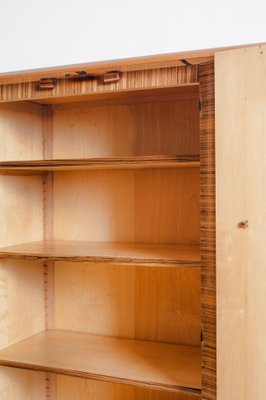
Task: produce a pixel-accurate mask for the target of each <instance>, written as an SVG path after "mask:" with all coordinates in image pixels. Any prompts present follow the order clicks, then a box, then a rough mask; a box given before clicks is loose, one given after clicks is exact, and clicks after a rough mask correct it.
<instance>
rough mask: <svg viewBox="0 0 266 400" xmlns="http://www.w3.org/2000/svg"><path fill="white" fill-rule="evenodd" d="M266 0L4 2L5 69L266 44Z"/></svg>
mask: <svg viewBox="0 0 266 400" xmlns="http://www.w3.org/2000/svg"><path fill="white" fill-rule="evenodd" d="M265 3H266V2H265V0H253V1H246V0H242V1H240V0H222V1H219V0H218V1H216V0H109V1H108V0H98V1H97V0H96V1H95V0H94V1H91V0H75V1H73V0H72V1H70V0H43V1H39V0H0V46H1V56H0V72H7V71H15V70H23V69H31V68H41V67H48V66H56V65H66V64H75V63H83V62H89V61H100V60H105V59H107V60H108V59H116V58H124V57H135V56H142V55H149V54H157V53H168V52H178V51H183V50H195V49H204V48H212V47H223V46H228V45H238V44H247V43H257V42H265V41H266V4H265Z"/></svg>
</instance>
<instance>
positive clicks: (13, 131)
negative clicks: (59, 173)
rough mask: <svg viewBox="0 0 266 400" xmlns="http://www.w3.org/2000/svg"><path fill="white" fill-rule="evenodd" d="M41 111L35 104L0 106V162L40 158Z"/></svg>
mask: <svg viewBox="0 0 266 400" xmlns="http://www.w3.org/2000/svg"><path fill="white" fill-rule="evenodd" d="M42 140H43V139H42V110H41V107H40V106H39V105H37V104H32V103H13V104H12V103H11V104H0V160H1V161H13V160H34V159H37V160H38V159H41V158H42Z"/></svg>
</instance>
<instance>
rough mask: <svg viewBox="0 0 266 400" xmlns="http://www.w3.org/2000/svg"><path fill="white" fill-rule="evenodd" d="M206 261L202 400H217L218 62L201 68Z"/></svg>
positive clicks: (204, 263)
mask: <svg viewBox="0 0 266 400" xmlns="http://www.w3.org/2000/svg"><path fill="white" fill-rule="evenodd" d="M199 83H200V100H201V102H202V110H201V113H200V161H201V169H200V181H201V193H200V202H201V206H200V207H201V260H202V308H201V312H202V331H203V342H202V399H204V400H216V222H215V118H214V117H215V108H214V106H215V104H214V61H209V62H207V63H203V64H200V65H199Z"/></svg>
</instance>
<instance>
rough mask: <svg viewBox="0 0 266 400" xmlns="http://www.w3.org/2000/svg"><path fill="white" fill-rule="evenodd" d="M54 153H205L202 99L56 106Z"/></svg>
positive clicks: (62, 155) (67, 155)
mask: <svg viewBox="0 0 266 400" xmlns="http://www.w3.org/2000/svg"><path fill="white" fill-rule="evenodd" d="M53 124H54V144H53V158H78V157H121V156H122V157H123V156H136V155H138V156H139V155H142V156H146V155H156V154H165V155H167V154H168V155H173V154H177V155H197V154H199V134H198V132H199V112H198V99H197V98H192V99H185V100H183V101H179V100H175V101H167V102H164V101H161V102H160V101H158V102H147V103H142V104H134V103H133V104H125V105H109V106H97V107H89V106H88V107H85V106H82V107H73V108H67V109H56V110H54V121H53Z"/></svg>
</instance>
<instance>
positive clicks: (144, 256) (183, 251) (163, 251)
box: [0, 240, 200, 267]
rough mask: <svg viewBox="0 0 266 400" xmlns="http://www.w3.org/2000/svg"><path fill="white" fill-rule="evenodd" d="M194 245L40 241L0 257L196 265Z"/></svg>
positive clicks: (3, 250) (16, 247) (10, 248)
mask: <svg viewBox="0 0 266 400" xmlns="http://www.w3.org/2000/svg"><path fill="white" fill-rule="evenodd" d="M199 253H200V249H199V246H198V245H182V244H157V243H156V244H148V243H147V244H143V243H126V242H123V243H117V242H79V241H71V240H46V241H45V240H44V241H39V242H27V243H23V244H18V245H14V246H8V247H3V248H1V251H0V259H1V258H8V259H17V260H50V261H53V260H54V261H76V262H91V263H93V262H95V263H97V262H98V263H109V264H113V263H119V264H122V265H123V264H125V265H148V266H153V265H155V266H160V267H163V266H186V267H195V266H196V267H199V266H200V255H199Z"/></svg>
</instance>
